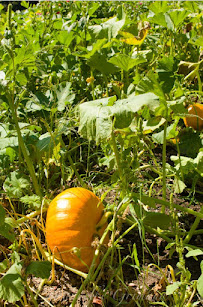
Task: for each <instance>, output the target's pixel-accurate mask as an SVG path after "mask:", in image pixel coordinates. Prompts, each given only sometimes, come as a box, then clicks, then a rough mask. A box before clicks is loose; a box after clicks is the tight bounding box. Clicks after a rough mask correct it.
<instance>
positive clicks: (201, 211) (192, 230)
mask: <svg viewBox="0 0 203 307" xmlns="http://www.w3.org/2000/svg"><path fill="white" fill-rule="evenodd" d="M200 213H203V207H201V209H200ZM200 220H201V218H200V217H196V219H195V221H194V223H193V225H192V227H191V228H190V231H189V232H188V234H187V236H186V237H185V240H184V241H183V243H188V242H189V241H190V239H191V238H192V236H193V235H194V233H195V230H196V229H197V227H198V225H199V223H200Z"/></svg>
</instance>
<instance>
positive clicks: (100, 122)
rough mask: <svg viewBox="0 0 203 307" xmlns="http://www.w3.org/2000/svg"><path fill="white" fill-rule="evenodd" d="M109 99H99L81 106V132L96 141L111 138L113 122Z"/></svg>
mask: <svg viewBox="0 0 203 307" xmlns="http://www.w3.org/2000/svg"><path fill="white" fill-rule="evenodd" d="M108 101H109V98H104V99H98V100H94V101H89V102H85V103H83V104H81V105H80V106H79V111H80V125H79V132H80V134H81V135H82V136H83V137H85V138H87V139H88V140H96V143H99V142H100V141H103V140H107V139H109V138H110V136H111V132H112V128H113V123H112V118H111V107H110V106H108Z"/></svg>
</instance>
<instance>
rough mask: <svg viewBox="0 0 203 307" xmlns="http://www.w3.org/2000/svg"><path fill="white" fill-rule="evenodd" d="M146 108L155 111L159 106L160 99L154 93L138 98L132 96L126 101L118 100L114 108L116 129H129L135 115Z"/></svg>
mask: <svg viewBox="0 0 203 307" xmlns="http://www.w3.org/2000/svg"><path fill="white" fill-rule="evenodd" d="M145 106H146V107H148V108H149V110H152V111H154V110H155V109H156V108H157V107H158V106H159V99H158V97H157V96H156V95H154V94H153V93H146V94H142V95H137V96H135V94H132V95H130V96H129V97H128V98H126V99H122V100H118V101H117V102H116V103H115V104H114V105H113V107H112V115H113V116H114V118H115V119H116V120H115V123H114V126H115V128H120V129H122V128H127V127H128V126H129V125H130V124H131V122H132V119H133V118H134V115H135V114H136V113H137V112H138V111H140V110H141V109H142V108H143V107H145Z"/></svg>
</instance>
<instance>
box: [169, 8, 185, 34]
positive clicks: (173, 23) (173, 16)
mask: <svg viewBox="0 0 203 307" xmlns="http://www.w3.org/2000/svg"><path fill="white" fill-rule="evenodd" d="M188 15H189V11H187V10H184V9H174V10H171V11H170V12H169V13H166V22H167V26H168V28H169V29H170V30H174V29H175V30H177V28H178V26H179V25H180V24H181V23H182V22H183V20H184V19H185V18H186V17H187V16H188Z"/></svg>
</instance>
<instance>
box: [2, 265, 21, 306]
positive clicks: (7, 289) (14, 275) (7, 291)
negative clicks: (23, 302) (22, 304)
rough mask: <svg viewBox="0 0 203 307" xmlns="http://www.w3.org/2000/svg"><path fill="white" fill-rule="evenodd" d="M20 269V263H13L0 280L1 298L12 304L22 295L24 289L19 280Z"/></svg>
mask: <svg viewBox="0 0 203 307" xmlns="http://www.w3.org/2000/svg"><path fill="white" fill-rule="evenodd" d="M21 269H22V265H21V264H17V263H14V264H13V265H12V266H11V267H10V269H9V270H8V271H7V273H6V274H5V275H4V276H3V278H2V279H1V280H0V298H1V299H3V300H5V301H8V302H9V303H13V304H14V303H15V302H16V301H18V300H19V299H20V298H21V297H22V296H23V295H24V292H25V289H24V285H23V283H22V280H21V274H20V271H21Z"/></svg>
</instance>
